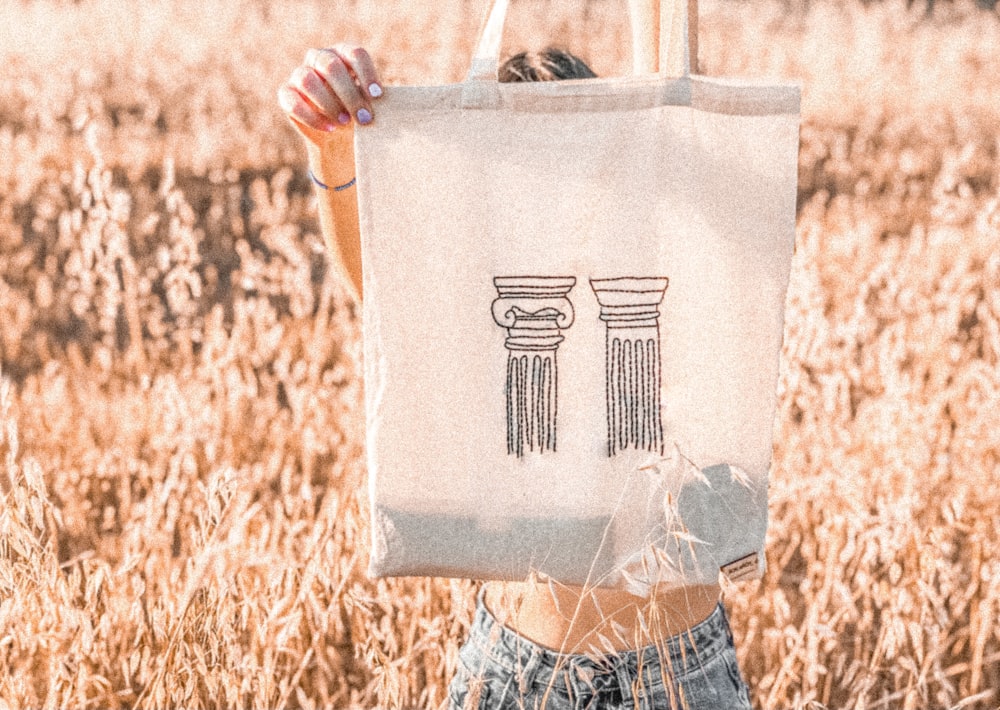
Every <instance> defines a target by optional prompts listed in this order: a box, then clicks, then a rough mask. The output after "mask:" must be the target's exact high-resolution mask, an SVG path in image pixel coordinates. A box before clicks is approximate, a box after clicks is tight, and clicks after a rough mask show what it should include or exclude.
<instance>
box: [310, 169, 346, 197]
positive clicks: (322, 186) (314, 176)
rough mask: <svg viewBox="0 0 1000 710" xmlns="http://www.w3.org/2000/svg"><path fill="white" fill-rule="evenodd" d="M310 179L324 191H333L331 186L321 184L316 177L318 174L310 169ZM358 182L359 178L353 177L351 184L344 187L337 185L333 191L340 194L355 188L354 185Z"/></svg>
mask: <svg viewBox="0 0 1000 710" xmlns="http://www.w3.org/2000/svg"><path fill="white" fill-rule="evenodd" d="M309 177H310V178H311V179H312V181H313V182H314V183H316V185H318V186H319V187H321V188H323V189H324V190H329V189H331V188H330V186H329V185H325V184H323V183H322V182H320V179H319V178H318V177H316V174H315V173H314V172H313V171H312V168H309ZM357 181H358V178H357V177H352V178H351V180H350V182H345V183H344V184H343V185H335V186H334V187H333V188H332V189H333V191H334V192H340V191H341V190H346V189H347V188H349V187H353V186H354V183H355V182H357Z"/></svg>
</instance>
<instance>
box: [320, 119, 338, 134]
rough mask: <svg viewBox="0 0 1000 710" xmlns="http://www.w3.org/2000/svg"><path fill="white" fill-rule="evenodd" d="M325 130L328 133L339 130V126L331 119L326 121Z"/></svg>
mask: <svg viewBox="0 0 1000 710" xmlns="http://www.w3.org/2000/svg"><path fill="white" fill-rule="evenodd" d="M323 130H324V131H326V132H327V133H329V132H330V131H335V130H337V127H336V126H335V125H333V124H332V123H330V122H329V121H327V122H325V123H324V124H323Z"/></svg>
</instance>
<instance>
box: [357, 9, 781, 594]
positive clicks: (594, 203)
mask: <svg viewBox="0 0 1000 710" xmlns="http://www.w3.org/2000/svg"><path fill="white" fill-rule="evenodd" d="M506 4H507V3H506V0H499V1H498V2H497V3H496V4H495V6H494V10H493V12H492V14H491V19H490V22H489V23H488V25H487V28H486V30H485V32H484V35H483V38H482V40H481V41H480V45H479V50H478V51H477V57H476V58H475V60H474V62H473V67H472V69H471V71H470V73H469V78H468V79H467V80H466V81H465V82H464V83H462V84H457V85H450V86H439V87H389V88H387V89H386V90H385V95H384V97H383V99H381V100H380V102H379V116H378V120H377V121H376V122H375V124H373V125H372V126H371V127H367V128H365V130H359V131H357V132H356V146H355V147H356V160H357V166H358V175H357V180H358V182H357V185H358V200H359V208H360V220H361V232H362V250H363V262H364V289H365V302H364V346H365V378H366V380H365V387H366V412H367V447H368V451H367V455H368V464H369V475H370V498H371V505H372V550H371V562H370V567H369V572H370V573H371V574H372V575H375V576H398V575H441V576H453V577H470V578H479V579H510V580H516V579H525V578H526V577H528V576H529V575H531V574H537V575H539V576H541V577H549V578H553V579H556V580H558V581H561V582H565V583H574V584H590V585H600V586H606V587H617V588H624V589H628V590H630V591H632V592H634V593H639V594H646V593H648V591H649V588H650V585H652V584H654V583H659V584H665V585H681V584H694V583H706V582H715V581H717V580H718V577H719V574H720V571H721V572H722V573H724V574H726V575H727V576H728V577H729V578H731V579H745V578H754V577H759V576H760V575H761V574H762V573H763V571H764V556H763V548H764V534H765V530H766V526H767V481H768V469H769V466H770V461H771V444H772V421H773V417H774V411H775V386H776V382H777V376H778V360H779V351H780V347H781V340H782V328H783V316H784V299H785V291H786V287H787V283H788V274H789V268H790V260H791V256H792V249H793V242H794V222H795V198H796V170H797V159H796V156H797V150H798V125H799V116H798V112H799V90H798V87H796V86H792V85H784V84H781V85H778V84H774V83H763V82H757V81H748V80H743V79H739V80H735V79H718V78H708V77H702V76H693V75H690V74H689V72H688V71H685V72H684V76H681V77H679V78H669V77H667V76H665V75H663V74H660V75H655V74H654V75H650V76H647V77H626V78H612V79H588V80H579V81H563V82H551V83H534V84H530V83H526V84H499V83H498V82H497V80H496V70H497V61H498V54H499V45H500V41H499V38H500V33H501V28H502V24H503V16H504V13H505V10H506ZM663 5H664V7H665V8H666V7H667V6H669V5H670V3H667V2H664V3H663ZM666 12H667V10H666V9H665V10H664V13H665V14H664V16H663V18H661V26H662V27H670V26H671V18H670V17H669V16H667V15H666ZM684 27H686V18H684ZM662 34H663V35H664V37H661V40H660V41H661V50H660V56H667V47H666V41H665V36H666V35H667V34H668V33H667V32H664V33H662ZM680 34H682V35H683V36H685V37H686V34H687V33H686V32H682V33H680ZM685 56H686V55H685ZM685 64H686V63H685Z"/></svg>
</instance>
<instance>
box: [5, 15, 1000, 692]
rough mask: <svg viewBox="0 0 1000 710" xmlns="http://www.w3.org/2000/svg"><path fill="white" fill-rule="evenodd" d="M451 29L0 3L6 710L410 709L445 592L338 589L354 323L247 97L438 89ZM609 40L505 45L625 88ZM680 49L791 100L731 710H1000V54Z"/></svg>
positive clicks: (914, 49)
mask: <svg viewBox="0 0 1000 710" xmlns="http://www.w3.org/2000/svg"><path fill="white" fill-rule="evenodd" d="M480 5H481V3H467V2H461V1H460V0H445V1H444V2H440V3H435V4H433V5H431V4H426V5H421V6H419V7H414V6H412V5H406V4H399V5H397V6H394V7H390V6H389V4H388V3H381V4H376V3H375V2H374V0H370V1H368V2H363V1H361V0H357V1H356V2H348V1H346V0H345V1H344V2H338V3H323V2H320V1H319V0H303V1H301V2H294V3H293V2H289V3H282V4H276V3H266V2H257V1H255V0H228V1H227V2H224V3H215V4H213V5H212V8H211V11H208V10H207V9H202V8H203V6H202V5H201V4H199V3H195V2H193V0H173V1H172V2H171V1H169V0H151V2H148V3H141V4H139V3H116V2H112V0H89V1H84V2H81V3H76V4H72V5H70V4H67V3H63V2H57V1H56V0H32V1H29V2H18V3H4V4H3V5H2V6H0V61H2V63H3V66H4V67H5V69H4V72H3V74H2V75H0V326H2V327H0V354H2V367H3V377H4V379H3V382H2V387H0V425H2V426H0V457H2V458H0V467H2V471H0V493H2V495H3V500H4V505H3V507H2V509H0V708H28V707H48V708H62V707H79V708H83V707H109V708H114V707H132V708H154V707H156V708H158V707H185V708H197V707H219V706H233V707H237V706H238V707H254V708H256V707H268V708H272V707H282V706H289V707H320V706H322V707H328V706H366V707H370V706H372V705H379V706H384V707H399V706H413V707H433V706H435V705H437V704H438V703H440V702H441V701H442V699H443V698H444V687H445V683H446V682H447V679H448V677H449V676H450V674H451V671H452V670H453V668H454V665H455V662H456V648H457V645H458V643H459V642H460V640H461V639H462V637H463V634H464V631H465V628H466V625H467V623H468V621H469V618H470V615H471V611H472V601H473V587H474V585H473V584H472V583H470V582H464V581H449V580H431V579H409V580H387V581H372V580H369V579H367V578H366V577H365V575H364V568H365V564H366V551H365V549H366V548H365V543H366V539H367V538H366V536H367V532H366V530H367V521H366V515H367V509H366V499H365V488H364V485H363V481H364V471H363V466H362V462H361V458H360V453H361V444H362V432H361V418H360V416H359V411H360V410H359V407H360V383H359V379H358V372H359V368H358V358H359V343H358V327H357V320H356V314H355V310H354V305H353V304H352V303H351V302H350V301H349V299H348V297H347V296H346V291H345V290H344V289H343V288H342V287H341V285H340V284H339V283H338V282H337V281H336V279H335V278H334V277H333V275H332V274H331V272H330V270H329V269H328V268H327V263H326V261H325V258H324V254H323V250H322V240H321V239H320V237H319V236H318V234H317V228H316V222H315V217H314V211H313V209H312V206H311V205H310V192H309V185H308V183H307V182H306V180H304V179H303V177H302V171H301V166H302V152H301V147H300V146H299V144H298V142H297V140H296V138H295V136H294V135H293V134H292V133H291V131H290V130H289V129H288V128H287V127H286V126H285V125H284V124H283V122H282V119H281V117H280V115H279V114H278V113H277V109H276V106H275V101H274V90H275V87H276V86H277V85H278V83H280V81H281V80H283V78H284V76H285V74H287V72H288V71H289V70H290V69H291V67H293V66H294V65H295V64H296V63H297V62H298V60H299V58H300V56H301V54H302V53H303V51H304V49H305V48H306V47H308V46H311V45H314V44H326V43H328V42H329V41H331V40H333V39H339V38H353V39H357V40H363V41H364V42H365V43H366V44H367V45H369V46H370V47H371V48H372V49H373V51H374V53H375V54H376V55H377V56H379V57H381V60H382V66H383V71H384V73H385V75H386V76H387V77H388V78H389V79H390V80H392V81H397V82H398V81H405V82H421V83H430V82H441V81H452V80H456V79H458V78H459V77H460V76H461V74H462V72H463V68H464V67H463V63H464V62H465V58H466V57H467V56H468V53H469V51H470V43H471V41H472V37H473V35H474V32H475V29H476V27H477V25H478V22H479V15H480V12H481V11H482V8H481V7H480ZM623 6H624V0H622V2H620V3H615V2H612V1H611V0H591V2H585V1H584V0H578V2H576V3H559V4H558V5H557V4H555V3H552V2H551V1H550V0H549V1H547V0H520V1H519V2H518V3H515V8H516V12H515V13H514V15H515V16H514V17H513V18H512V22H513V27H512V29H511V39H510V44H511V45H515V46H520V45H524V46H531V47H534V46H538V45H539V44H541V43H544V42H545V41H546V39H547V38H549V37H558V38H561V40H562V41H563V42H564V43H565V44H567V45H568V46H570V47H573V48H581V47H582V48H583V53H584V54H585V55H586V56H587V57H588V58H589V59H590V60H591V61H592V63H593V64H594V65H595V67H596V68H597V69H598V70H599V72H600V73H602V74H614V73H620V72H623V71H624V67H625V62H626V60H627V57H628V46H627V41H622V39H621V37H622V36H623V33H624V31H625V29H624V25H623V23H622V19H621V14H622V8H623ZM580 18H584V19H580ZM702 43H703V47H702V60H703V64H704V69H705V71H706V73H710V74H721V73H754V74H759V73H771V74H778V75H782V76H786V77H792V78H797V79H799V80H801V81H802V82H803V88H804V125H803V130H802V151H801V160H800V178H801V190H800V215H799V228H798V236H799V240H798V246H797V254H796V259H795V263H794V267H793V275H792V284H791V288H790V293H789V301H788V307H789V311H788V319H787V322H788V329H787V333H786V347H785V356H786V357H785V359H784V368H783V373H782V380H781V385H780V387H781V406H780V412H779V420H778V423H777V437H776V442H777V443H776V451H775V460H774V470H773V478H772V482H773V485H772V491H771V495H772V525H771V530H770V537H769V561H770V567H769V571H768V574H767V576H766V578H765V579H764V580H762V581H761V582H759V583H752V584H748V585H744V586H741V587H738V588H735V589H732V590H730V591H729V596H728V599H729V602H730V606H731V608H732V612H733V622H734V627H735V631H736V635H737V637H738V648H739V652H740V660H741V665H742V668H743V670H744V674H745V675H746V676H747V678H748V680H749V681H750V684H751V686H752V687H753V688H754V698H755V702H756V703H757V705H758V706H759V707H763V708H788V707H796V708H805V707H812V708H815V707H818V704H824V705H826V706H828V707H831V708H857V709H859V710H861V709H865V710H874V709H875V708H896V707H902V708H905V709H907V710H908V709H910V708H945V707H967V708H988V707H997V704H998V703H1000V695H998V694H997V693H996V692H995V691H996V689H997V688H1000V624H998V623H997V614H998V611H1000V493H998V489H997V485H996V483H997V481H998V480H1000V479H998V474H1000V426H998V425H997V424H998V421H997V412H998V411H1000V371H998V366H1000V248H998V247H1000V194H998V186H1000V176H998V170H997V164H998V162H997V152H998V144H997V139H996V130H995V126H996V125H997V121H998V119H1000V115H998V114H1000V103H998V102H997V100H996V96H995V93H993V86H992V81H991V80H992V78H993V77H995V76H997V75H998V69H1000V66H998V65H1000V54H998V53H997V52H996V49H997V48H998V47H1000V22H998V21H997V17H996V15H995V14H987V13H978V12H974V11H973V10H972V8H971V6H970V7H963V6H959V7H956V8H943V11H942V12H939V13H938V14H937V15H936V17H935V18H933V19H931V20H927V19H925V18H923V17H922V16H921V15H917V14H907V13H906V12H905V11H904V9H903V7H902V6H901V5H872V6H869V7H867V8H865V7H861V6H841V5H834V4H832V3H827V2H821V3H813V4H812V6H811V7H809V8H808V9H806V8H803V7H799V6H796V7H794V8H785V7H783V6H779V5H776V4H753V5H751V4H730V3H727V2H721V1H717V2H711V3H709V2H706V3H705V7H704V11H703V16H702Z"/></svg>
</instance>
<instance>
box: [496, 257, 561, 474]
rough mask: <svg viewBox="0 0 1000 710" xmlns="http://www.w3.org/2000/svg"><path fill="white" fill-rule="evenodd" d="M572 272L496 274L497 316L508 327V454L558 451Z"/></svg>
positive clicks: (506, 389) (519, 454) (499, 321)
mask: <svg viewBox="0 0 1000 710" xmlns="http://www.w3.org/2000/svg"><path fill="white" fill-rule="evenodd" d="M575 284H576V279H575V278H573V277H572V276H497V277H495V278H494V279H493V285H494V286H496V289H497V293H498V294H499V298H497V299H496V300H495V301H493V309H492V310H493V320H495V321H496V322H497V325H499V326H500V327H502V328H506V329H507V339H506V340H505V341H504V346H505V347H506V348H507V351H508V354H507V384H506V386H505V388H504V389H505V392H506V397H507V453H508V454H510V455H514V456H518V457H520V456H524V452H525V451H526V450H527V451H537V452H539V453H544V452H546V451H555V450H556V414H557V412H558V409H559V407H558V377H557V372H556V350H558V349H559V343H561V342H562V341H563V339H564V338H563V336H562V335H561V332H560V331H563V330H565V329H567V328H569V327H570V326H571V325H572V324H573V304H572V303H570V301H569V299H568V298H566V295H567V294H568V293H569V291H570V289H571V288H573V286H574V285H575Z"/></svg>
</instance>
